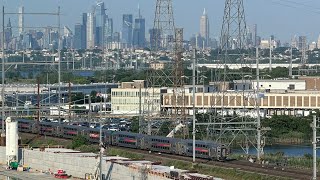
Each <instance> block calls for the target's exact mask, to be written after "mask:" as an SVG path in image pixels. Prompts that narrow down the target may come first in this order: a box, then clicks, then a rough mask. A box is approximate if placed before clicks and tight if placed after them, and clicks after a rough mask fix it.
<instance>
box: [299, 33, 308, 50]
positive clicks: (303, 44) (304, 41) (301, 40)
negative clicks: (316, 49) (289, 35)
mask: <svg viewBox="0 0 320 180" xmlns="http://www.w3.org/2000/svg"><path fill="white" fill-rule="evenodd" d="M298 39H299V40H298V43H299V44H298V49H299V50H303V49H304V48H306V47H307V37H306V36H299V38H298Z"/></svg>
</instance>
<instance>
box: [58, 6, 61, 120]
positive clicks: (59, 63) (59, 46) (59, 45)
mask: <svg viewBox="0 0 320 180" xmlns="http://www.w3.org/2000/svg"><path fill="white" fill-rule="evenodd" d="M60 26H61V24H60V6H59V7H58V36H59V37H58V38H59V40H58V57H59V61H58V111H59V112H58V113H59V123H61V34H60V28H61V27H60Z"/></svg>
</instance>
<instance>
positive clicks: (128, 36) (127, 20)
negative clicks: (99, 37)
mask: <svg viewBox="0 0 320 180" xmlns="http://www.w3.org/2000/svg"><path fill="white" fill-rule="evenodd" d="M132 21H133V20H132V14H124V15H123V17H122V34H121V35H122V37H121V39H122V43H124V44H126V45H127V47H131V44H132V24H133V23H132Z"/></svg>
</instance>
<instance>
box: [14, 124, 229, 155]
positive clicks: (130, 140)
mask: <svg viewBox="0 0 320 180" xmlns="http://www.w3.org/2000/svg"><path fill="white" fill-rule="evenodd" d="M17 121H18V129H19V132H25V133H35V134H42V135H47V136H52V137H59V138H66V139H72V138H73V137H75V136H77V135H83V136H85V137H87V138H88V140H89V141H90V142H91V143H99V140H100V129H97V128H89V127H83V126H76V125H66V124H59V123H51V122H38V124H36V122H35V121H31V120H24V119H19V120H17ZM102 140H103V142H104V143H105V144H106V145H111V146H119V147H127V148H134V149H141V150H147V151H153V152H160V153H168V154H177V155H182V156H190V157H191V156H192V155H193V143H192V140H190V139H178V138H169V137H163V136H149V135H145V134H138V133H132V132H126V131H110V130H106V129H102ZM195 143H196V144H195V146H196V147H195V150H196V157H197V158H202V159H210V160H218V161H224V160H226V158H227V157H228V155H229V153H230V149H229V147H227V146H226V145H224V144H220V143H215V142H212V141H201V140H196V142H195Z"/></svg>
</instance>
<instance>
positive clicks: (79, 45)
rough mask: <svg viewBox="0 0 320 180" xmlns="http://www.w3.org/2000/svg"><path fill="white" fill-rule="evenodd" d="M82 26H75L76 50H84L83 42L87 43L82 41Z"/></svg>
mask: <svg viewBox="0 0 320 180" xmlns="http://www.w3.org/2000/svg"><path fill="white" fill-rule="evenodd" d="M82 28H83V25H82V24H76V25H75V26H74V37H73V47H74V48H75V49H82V48H83V47H82V41H85V40H84V39H82Z"/></svg>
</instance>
